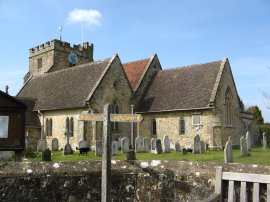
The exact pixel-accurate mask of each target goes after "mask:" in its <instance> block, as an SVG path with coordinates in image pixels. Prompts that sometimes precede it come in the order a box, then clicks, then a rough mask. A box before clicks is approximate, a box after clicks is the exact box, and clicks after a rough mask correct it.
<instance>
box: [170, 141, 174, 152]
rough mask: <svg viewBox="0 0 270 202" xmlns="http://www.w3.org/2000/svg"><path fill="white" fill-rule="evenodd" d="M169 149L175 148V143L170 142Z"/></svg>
mask: <svg viewBox="0 0 270 202" xmlns="http://www.w3.org/2000/svg"><path fill="white" fill-rule="evenodd" d="M170 149H172V150H175V143H173V142H170Z"/></svg>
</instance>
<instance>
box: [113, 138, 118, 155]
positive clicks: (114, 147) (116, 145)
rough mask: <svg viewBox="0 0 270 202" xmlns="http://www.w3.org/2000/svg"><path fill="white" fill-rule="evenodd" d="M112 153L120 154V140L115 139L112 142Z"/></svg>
mask: <svg viewBox="0 0 270 202" xmlns="http://www.w3.org/2000/svg"><path fill="white" fill-rule="evenodd" d="M112 155H113V156H116V155H118V141H114V142H113V143H112Z"/></svg>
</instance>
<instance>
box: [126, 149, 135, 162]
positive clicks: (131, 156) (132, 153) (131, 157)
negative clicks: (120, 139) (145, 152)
mask: <svg viewBox="0 0 270 202" xmlns="http://www.w3.org/2000/svg"><path fill="white" fill-rule="evenodd" d="M126 160H127V161H131V160H136V153H135V151H134V150H133V149H131V150H129V151H128V152H127V153H126Z"/></svg>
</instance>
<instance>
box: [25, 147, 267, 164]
mask: <svg viewBox="0 0 270 202" xmlns="http://www.w3.org/2000/svg"><path fill="white" fill-rule="evenodd" d="M136 158H137V160H170V161H203V162H218V163H223V162H224V152H223V150H219V151H210V150H208V151H206V152H205V153H204V154H191V153H187V154H186V155H183V154H182V153H176V152H175V151H174V150H172V151H171V153H163V154H159V155H155V154H151V153H136ZM112 159H113V160H125V155H123V154H121V153H119V154H118V156H113V157H112ZM233 159H234V163H243V164H261V165H269V166H270V149H268V150H267V151H264V150H263V149H262V148H260V147H257V148H252V151H251V152H250V155H249V156H245V157H241V156H240V149H234V150H233ZM91 160H101V157H96V156H95V153H94V152H88V155H87V156H86V155H83V156H79V152H75V153H74V154H73V155H62V152H61V151H56V152H52V161H91ZM23 161H28V162H29V161H32V162H38V161H41V153H39V155H38V156H37V157H35V158H30V157H24V158H23Z"/></svg>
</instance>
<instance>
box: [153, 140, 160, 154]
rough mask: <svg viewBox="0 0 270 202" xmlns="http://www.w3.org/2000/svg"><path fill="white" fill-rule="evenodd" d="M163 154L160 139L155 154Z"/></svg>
mask: <svg viewBox="0 0 270 202" xmlns="http://www.w3.org/2000/svg"><path fill="white" fill-rule="evenodd" d="M161 153H162V145H161V140H160V139H157V140H156V149H155V154H161Z"/></svg>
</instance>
